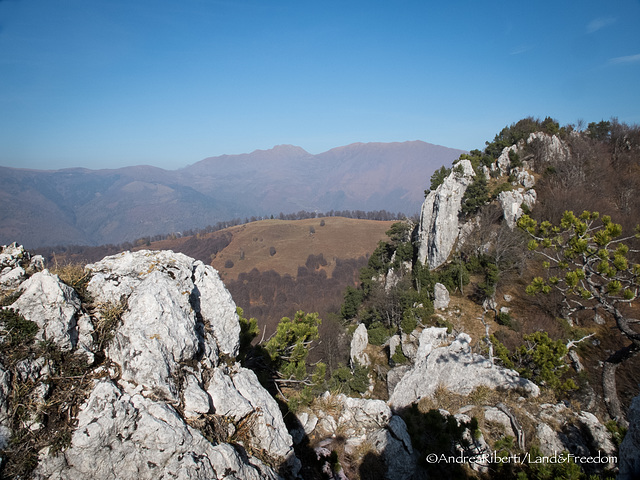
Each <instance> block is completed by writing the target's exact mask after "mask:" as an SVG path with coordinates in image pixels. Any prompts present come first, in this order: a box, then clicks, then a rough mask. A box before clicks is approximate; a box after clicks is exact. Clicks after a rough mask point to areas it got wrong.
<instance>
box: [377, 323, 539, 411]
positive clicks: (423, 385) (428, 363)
mask: <svg viewBox="0 0 640 480" xmlns="http://www.w3.org/2000/svg"><path fill="white" fill-rule="evenodd" d="M442 330H445V332H442ZM425 332H426V333H425ZM445 334H446V329H433V328H430V329H425V330H424V331H423V335H424V341H423V339H422V337H421V342H420V347H419V348H418V354H417V355H416V363H415V365H414V367H413V369H412V370H411V371H409V372H408V373H407V374H406V375H405V376H404V377H403V378H402V380H401V381H400V382H399V383H398V385H396V388H395V390H394V391H393V395H392V396H391V398H390V399H389V405H390V406H391V407H392V408H393V409H394V410H398V409H401V408H404V407H407V406H409V405H411V404H412V403H416V402H418V401H419V400H420V399H421V398H423V397H427V396H432V395H433V394H434V392H435V391H436V389H437V388H438V387H444V388H446V389H447V390H449V391H451V392H453V393H457V394H460V395H468V394H469V393H471V392H472V391H473V389H474V388H476V387H479V386H486V387H489V388H492V389H496V390H510V389H517V390H519V391H522V392H523V393H524V394H526V395H528V396H531V397H536V396H538V395H539V394H540V389H539V387H538V386H537V385H536V384H534V383H533V382H531V381H529V380H526V379H524V378H521V377H520V375H518V373H517V372H515V371H513V370H509V369H506V368H502V367H498V366H494V365H492V364H491V362H490V361H489V360H487V359H486V358H484V357H483V356H481V355H477V354H474V353H472V352H471V345H470V341H471V338H470V337H469V335H467V334H465V333H461V334H460V335H458V337H457V338H456V339H455V341H454V342H453V343H451V344H450V345H447V346H441V347H438V346H436V345H435V344H436V342H439V341H440V340H439V339H440V338H442V335H445Z"/></svg>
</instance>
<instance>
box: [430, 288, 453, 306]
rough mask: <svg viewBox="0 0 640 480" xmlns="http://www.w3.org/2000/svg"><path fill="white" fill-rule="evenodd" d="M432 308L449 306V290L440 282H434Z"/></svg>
mask: <svg viewBox="0 0 640 480" xmlns="http://www.w3.org/2000/svg"><path fill="white" fill-rule="evenodd" d="M433 297H434V298H433V308H434V309H435V310H444V309H445V308H447V307H448V306H449V301H450V298H449V290H447V287H445V286H444V285H443V284H441V283H436V285H435V288H434V293H433Z"/></svg>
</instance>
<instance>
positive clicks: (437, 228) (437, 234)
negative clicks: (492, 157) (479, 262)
mask: <svg viewBox="0 0 640 480" xmlns="http://www.w3.org/2000/svg"><path fill="white" fill-rule="evenodd" d="M460 169H461V170H462V172H461V173H459V172H458V171H456V170H460ZM474 176H475V172H474V171H473V168H472V166H471V162H470V161H469V160H461V161H459V162H458V163H457V164H456V166H455V167H454V169H453V171H452V172H451V174H450V175H449V176H448V177H447V178H446V179H445V181H444V182H443V183H442V184H441V185H440V186H438V188H437V189H436V190H434V191H433V192H430V193H429V194H428V195H427V198H425V200H424V203H423V204H422V211H421V213H420V225H419V227H418V241H419V247H418V260H419V261H420V262H422V264H424V265H425V266H428V268H429V269H434V268H437V267H439V266H440V265H442V264H443V263H444V262H445V261H446V260H447V258H448V257H449V254H450V253H451V249H452V248H453V246H454V244H455V242H456V240H457V238H458V234H459V232H460V225H459V221H458V214H459V212H460V203H461V201H462V197H463V195H464V192H465V191H466V190H467V187H468V186H469V185H470V184H471V182H472V181H473V177H474Z"/></svg>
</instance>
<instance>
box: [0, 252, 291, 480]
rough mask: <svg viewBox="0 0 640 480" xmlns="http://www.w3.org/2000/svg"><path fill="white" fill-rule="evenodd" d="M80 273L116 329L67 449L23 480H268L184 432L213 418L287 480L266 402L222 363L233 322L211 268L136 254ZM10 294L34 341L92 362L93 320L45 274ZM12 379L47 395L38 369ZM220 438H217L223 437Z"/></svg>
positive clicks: (275, 421) (261, 467) (27, 368)
mask: <svg viewBox="0 0 640 480" xmlns="http://www.w3.org/2000/svg"><path fill="white" fill-rule="evenodd" d="M88 269H89V270H90V271H91V272H93V276H92V279H91V281H90V282H89V285H88V290H89V292H90V294H91V295H92V297H93V299H94V302H95V304H96V305H120V306H122V308H123V314H122V315H121V322H120V323H119V324H117V325H116V326H115V331H114V332H113V338H112V340H111V341H110V343H109V344H108V346H107V347H106V349H105V351H104V354H106V356H107V359H108V362H107V363H106V364H105V366H102V367H99V371H96V372H89V374H91V375H95V377H96V378H97V380H96V381H95V382H94V384H93V387H92V388H91V390H90V392H88V398H87V400H86V402H85V403H84V404H83V405H82V406H81V407H80V409H79V413H78V417H77V427H75V429H74V430H73V433H72V438H71V445H70V446H69V447H68V448H66V449H65V450H63V451H62V452H60V453H59V454H58V455H57V456H49V455H48V450H47V449H44V450H43V451H42V452H40V462H39V465H38V467H37V470H36V471H35V472H34V478H62V479H75V478H95V479H114V478H119V479H120V478H121V479H145V478H149V479H152V478H153V479H155V478H181V479H210V478H221V477H225V478H238V479H244V478H254V479H262V478H274V479H275V478H278V474H276V473H275V471H274V470H273V468H272V467H270V466H267V465H266V464H264V463H263V462H262V461H260V460H258V459H257V458H255V457H253V456H251V454H247V453H242V452H240V451H239V450H238V449H237V448H235V447H232V446H231V445H229V444H225V443H219V444H216V443H215V442H213V441H211V440H210V439H207V438H205V436H204V435H203V434H202V433H201V432H200V431H199V430H197V429H195V428H193V427H192V426H190V425H191V424H193V425H195V424H202V422H207V418H208V415H212V414H214V413H215V414H217V415H222V416H225V417H227V418H228V420H229V421H231V422H243V425H244V434H245V435H246V438H242V440H241V441H242V442H244V445H245V447H246V448H247V451H248V452H261V458H265V459H269V461H270V463H271V464H272V465H274V466H279V467H280V466H281V468H282V470H281V472H282V473H283V474H285V475H291V476H293V477H295V475H297V472H298V471H299V469H300V463H299V460H298V459H297V458H296V457H295V456H294V452H293V442H292V438H291V436H290V435H289V433H288V431H287V428H286V426H285V424H284V421H283V418H282V414H281V413H280V410H279V408H278V405H277V403H276V401H275V400H274V399H273V397H271V395H269V393H268V392H267V391H266V390H265V389H264V388H263V387H262V386H261V385H260V383H259V382H258V379H257V377H256V376H255V374H254V373H253V372H252V371H250V370H247V369H245V368H242V367H240V366H239V365H238V364H236V363H234V361H233V360H234V357H235V354H236V353H237V351H238V345H239V332H240V326H239V321H238V317H237V314H236V311H235V310H236V309H235V304H234V303H233V301H232V299H231V297H230V295H229V293H228V292H227V291H226V289H225V288H224V286H223V285H222V283H221V282H220V279H219V277H218V275H217V272H215V270H214V269H213V268H212V267H209V266H205V265H204V264H203V263H202V262H199V261H195V260H193V259H191V258H189V257H187V256H185V255H182V254H175V253H173V252H149V251H140V252H135V253H130V252H127V253H123V254H120V255H115V256H112V257H107V258H105V259H104V260H102V261H101V262H97V263H95V264H92V265H90V266H88ZM19 290H20V291H21V292H22V293H21V295H20V296H19V297H18V299H17V300H16V301H15V302H14V304H13V305H12V306H13V307H15V308H16V309H18V311H19V312H20V313H21V314H23V315H24V316H25V317H26V318H27V319H29V320H32V321H34V322H36V323H37V324H38V326H39V327H40V331H39V332H38V336H39V338H43V339H50V340H53V341H54V342H55V343H56V344H58V345H59V346H60V348H62V349H64V350H72V351H73V350H74V349H75V351H83V352H85V353H87V354H88V356H90V358H93V357H91V356H92V355H93V354H95V353H98V351H97V345H95V344H94V341H93V338H92V335H91V333H92V331H93V326H92V325H94V324H98V322H100V321H101V318H102V317H101V315H102V314H101V313H100V312H99V310H100V309H97V311H96V312H95V315H96V318H90V317H89V315H88V314H87V313H85V312H82V311H81V304H80V299H79V298H78V297H77V295H76V294H75V292H74V291H73V289H71V288H70V287H68V286H67V285H65V284H63V283H62V282H61V281H60V280H59V278H58V277H57V276H55V275H52V274H50V273H49V272H48V271H47V270H43V271H42V272H39V273H36V274H34V275H32V276H31V277H30V278H29V279H27V280H26V281H24V282H22V284H21V285H20V286H19ZM219 355H220V356H222V358H221V357H220V356H219ZM223 359H224V360H225V361H224V362H223V361H222V360H223ZM15 371H16V374H17V375H18V376H20V378H21V379H22V381H30V382H34V383H38V382H39V383H40V385H42V386H47V385H48V384H47V383H46V382H45V381H44V380H45V379H46V376H47V375H50V372H49V367H48V364H47V363H46V361H45V359H44V358H41V359H35V360H33V359H28V358H27V359H25V360H23V361H20V362H18V364H17V365H16V366H15ZM2 372H4V373H6V372H5V370H4V369H2V370H0V441H1V440H2V438H5V437H6V435H4V434H7V431H6V429H5V428H4V425H3V422H2V419H3V418H6V413H5V414H4V417H3V410H2V408H3V405H5V406H6V401H5V399H6V394H5V393H6V392H4V390H7V389H3V384H2V382H1V381H2V379H3V378H4V379H5V380H7V378H8V376H7V375H2ZM22 377H24V378H22ZM7 381H8V380H7ZM7 388H8V387H7ZM41 390H42V389H40V388H39V386H38V387H37V388H36V389H35V390H34V391H35V393H34V395H35V394H37V395H36V397H34V401H35V402H36V403H38V402H40V403H41V402H44V401H45V399H46V396H47V395H48V390H43V391H41ZM8 391H9V390H7V392H8ZM38 392H39V393H38ZM221 394H222V395H221ZM5 410H6V408H5ZM186 420H189V422H190V424H187V422H186ZM34 422H35V420H34ZM42 427H43V425H41V424H38V423H37V422H35V423H34V424H33V426H32V428H34V429H40V428H42ZM223 433H224V435H222V436H221V438H226V436H227V434H229V432H227V431H226V430H225V432H223ZM3 435H4V437H3Z"/></svg>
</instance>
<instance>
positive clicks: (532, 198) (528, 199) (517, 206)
mask: <svg viewBox="0 0 640 480" xmlns="http://www.w3.org/2000/svg"><path fill="white" fill-rule="evenodd" d="M536 198H537V195H536V191H535V190H533V189H530V190H527V191H524V189H522V188H520V189H518V190H511V191H507V192H500V194H499V195H498V202H500V206H501V207H502V212H503V215H504V220H505V221H506V222H507V225H508V226H509V228H511V229H512V230H513V229H514V228H515V226H516V223H517V221H518V219H519V218H520V217H521V216H522V214H523V210H522V205H523V204H524V205H526V206H527V207H529V208H531V207H533V205H534V204H535V203H536Z"/></svg>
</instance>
